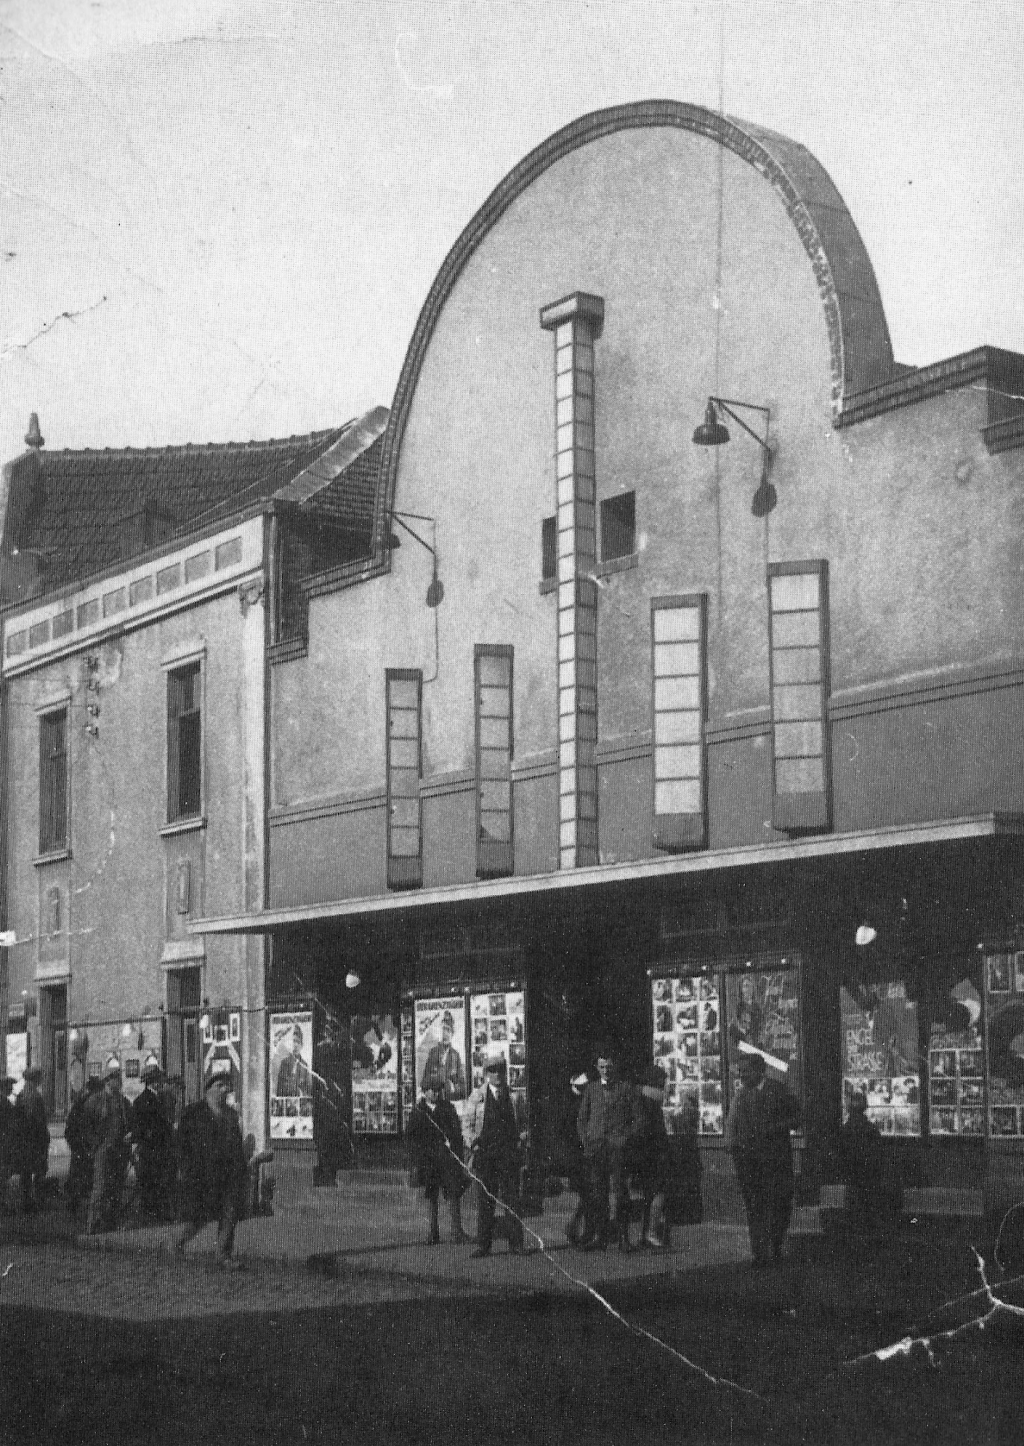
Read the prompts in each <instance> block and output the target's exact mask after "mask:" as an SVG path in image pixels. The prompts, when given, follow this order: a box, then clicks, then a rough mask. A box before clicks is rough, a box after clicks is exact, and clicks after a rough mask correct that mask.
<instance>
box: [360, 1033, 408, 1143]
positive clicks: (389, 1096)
mask: <svg viewBox="0 0 1024 1446" xmlns="http://www.w3.org/2000/svg"><path fill="white" fill-rule="evenodd" d="M349 1039H350V1049H351V1055H352V1130H353V1133H354V1134H357V1135H397V1134H398V1061H399V1054H400V1050H399V1044H398V1026H397V1025H396V1023H395V1019H394V1016H393V1015H391V1014H353V1015H352V1017H351V1019H350V1020H349Z"/></svg>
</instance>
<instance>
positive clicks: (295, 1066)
mask: <svg viewBox="0 0 1024 1446" xmlns="http://www.w3.org/2000/svg"><path fill="white" fill-rule="evenodd" d="M269 1065H270V1073H269V1085H270V1138H271V1139H272V1140H296V1141H298V1140H312V1138H313V1011H312V1010H300V1011H291V1012H289V1013H286V1014H272V1015H271V1016H270V1062H269Z"/></svg>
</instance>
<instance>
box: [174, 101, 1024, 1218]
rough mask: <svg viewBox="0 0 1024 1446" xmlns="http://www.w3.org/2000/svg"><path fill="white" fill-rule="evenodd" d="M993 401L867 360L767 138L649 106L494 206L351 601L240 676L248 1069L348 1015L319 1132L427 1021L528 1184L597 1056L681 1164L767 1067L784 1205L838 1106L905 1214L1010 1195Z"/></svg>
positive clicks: (432, 357) (948, 365) (846, 292)
mask: <svg viewBox="0 0 1024 1446" xmlns="http://www.w3.org/2000/svg"><path fill="white" fill-rule="evenodd" d="M709 395H710V396H713V397H721V398H724V399H726V400H727V401H728V399H730V398H733V399H738V400H737V401H734V402H732V403H729V404H728V405H727V406H726V407H725V408H723V407H720V406H714V407H713V408H712V411H711V412H710V413H707V412H706V405H707V402H708V398H709ZM1022 395H1024V357H1020V356H1017V355H1014V354H1009V353H1006V352H1001V351H996V350H994V349H991V348H981V349H979V350H977V351H974V352H969V353H967V354H965V355H963V356H959V357H954V358H952V359H950V360H947V361H942V362H938V363H936V364H935V365H933V366H929V367H925V368H921V369H917V370H915V369H912V368H908V367H903V366H899V365H897V364H896V363H895V362H894V360H893V356H892V352H891V348H890V342H889V336H888V331H887V327H886V322H885V316H884V313H883V308H882V303H881V299H880V296H879V293H878V289H877V286H876V283H875V278H874V274H873V271H872V268H871V263H870V261H869V259H868V256H867V254H866V252H865V250H864V247H863V244H862V242H861V240H860V237H859V236H858V233H857V230H856V228H855V226H854V223H853V220H852V219H851V217H850V215H849V213H848V212H847V210H846V208H845V206H844V205H843V202H842V199H841V198H840V196H839V195H838V193H837V192H836V190H835V187H834V186H833V185H832V183H831V181H830V180H829V178H828V176H827V175H826V174H825V172H824V170H823V169H822V168H821V166H820V165H819V164H818V162H817V161H816V160H815V159H814V158H813V157H812V156H811V155H809V154H808V152H807V151H806V150H804V149H803V148H802V147H801V146H799V145H796V144H795V143H793V142H792V141H789V140H787V139H785V138H783V137H781V136H778V135H775V134H773V133H770V132H767V131H764V130H761V129H760V128H758V127H756V126H750V125H747V124H744V123H742V122H736V121H730V120H725V119H722V118H720V117H718V116H717V115H715V114H713V113H710V112H708V111H705V110H702V109H700V108H698V107H694V106H686V105H679V104H674V103H669V102H653V103H650V104H641V105H632V106H625V107H621V108H618V109H615V110H611V111H605V112H601V113H598V114H595V115H591V116H587V117H584V118H582V119H581V120H579V121H577V122H574V123H573V124H572V125H570V126H568V127H567V128H566V129H564V130H562V131H560V132H559V133H558V134H556V135H555V136H553V137H552V138H551V139H550V140H548V141H547V142H545V144H543V145H542V146H540V147H539V148H538V149H537V150H536V151H534V152H533V153H532V154H531V155H529V156H528V157H527V158H526V159H525V160H524V161H523V162H522V163H521V164H520V165H519V166H518V167H517V168H516V169H515V170H514V171H512V172H511V173H510V175H509V176H508V177H507V178H506V179H505V180H504V181H503V182H502V183H501V185H500V186H499V187H498V188H497V190H496V191H495V192H494V193H493V195H492V196H491V197H490V198H489V199H488V201H487V202H486V203H485V204H484V206H483V207H482V208H481V210H480V212H479V213H478V214H477V215H476V216H475V217H474V219H473V220H472V221H471V223H470V224H469V225H468V226H467V228H466V230H465V231H464V233H463V234H462V236H461V237H460V238H459V240H458V241H457V242H456V244H455V246H454V247H453V249H452V251H451V253H450V255H449V256H448V258H447V259H446V261H445V263H444V265H443V266H442V268H441V270H440V272H439V274H438V277H437V279H436V281H435V283H434V286H433V288H432V290H431V292H430V295H429V297H428V299H427V301H426V304H425V306H424V308H423V311H422V313H421V316H420V319H419V322H418V324H417V327H416V330H415V333H414V335H413V338H412V342H411V344H410V347H409V351H408V354H407V357H406V361H405V365H404V367H403V371H402V374H401V379H400V382H399V385H398V389H397V392H396V396H395V400H394V403H393V407H392V411H391V415H390V420H389V423H388V427H387V431H386V433H385V435H384V442H383V457H382V475H381V485H380V490H379V495H378V510H377V514H376V518H375V530H374V552H373V561H372V564H371V565H369V566H368V567H367V569H366V572H365V574H364V576H363V577H361V578H360V579H359V582H358V585H356V586H350V587H348V588H346V589H344V590H339V591H336V592H333V593H331V594H329V595H325V596H321V597H315V598H312V599H311V601H310V609H309V628H308V643H307V646H306V647H305V649H302V650H296V654H295V655H294V656H292V657H291V658H290V659H289V660H288V661H282V662H280V663H278V664H277V665H276V666H275V667H274V668H273V669H272V671H271V677H270V683H269V695H270V739H269V748H270V753H271V760H272V767H271V778H272V791H271V798H270V808H269V818H268V825H269V838H270V848H269V895H268V905H269V907H268V908H267V909H266V910H265V911H263V912H262V913H257V912H255V911H253V910H245V911H239V912H238V913H237V914H236V915H234V916H225V917H223V918H221V919H219V920H217V919H213V918H211V917H210V916H211V915H213V914H214V913H215V912H216V910H215V909H213V908H209V909H207V911H206V912H207V917H206V919H205V920H203V921H201V922H199V923H197V924H196V925H195V928H196V930H197V931H198V932H199V934H200V935H201V937H203V938H204V939H206V940H207V941H208V945H209V947H210V948H213V947H214V941H215V940H216V939H218V938H220V937H225V938H228V937H231V936H232V935H233V934H238V933H243V934H246V933H247V934H249V935H252V936H255V937H260V936H261V935H262V936H264V937H266V936H269V937H270V938H271V940H272V946H273V960H272V965H271V970H270V975H269V982H268V991H269V994H268V1006H269V1007H270V1008H271V1009H274V1008H277V1009H278V1010H280V1011H281V1012H282V1013H283V1016H284V1020H285V1023H284V1024H283V1025H282V1026H281V1030H282V1033H283V1030H284V1029H286V1028H287V1027H288V1026H287V1021H288V1020H289V1019H290V1018H291V1015H290V1014H289V1013H288V1012H287V1011H292V1010H295V1009H296V1008H297V1007H298V1006H300V1005H302V1004H303V1003H305V1004H306V1005H307V1006H308V1007H309V1008H310V1009H311V1011H312V1012H313V1013H314V1014H316V1015H317V1017H319V1016H320V1015H326V1016H332V1015H333V1016H335V1017H338V1016H344V1017H348V1016H349V1015H352V1016H353V1017H354V1019H355V1020H356V1023H355V1025H354V1027H353V1028H352V1030H351V1041H352V1047H353V1058H352V1076H351V1078H352V1085H353V1092H354V1096H355V1099H354V1105H353V1111H354V1122H355V1126H356V1128H357V1130H361V1131H363V1132H372V1133H376V1132H381V1133H385V1134H386V1133H390V1132H393V1131H395V1130H398V1129H399V1128H400V1121H401V1115H402V1110H403V1108H405V1107H407V1106H408V1103H409V1102H410V1101H411V1099H412V1097H413V1095H414V1093H415V1091H416V1089H417V1088H418V1087H419V1084H420V1082H421V1081H420V1078H419V1076H420V1075H421V1073H422V1072H423V1070H424V1069H425V1067H426V1060H427V1054H428V1051H429V1050H431V1049H433V1048H434V1047H437V1046H440V1045H441V1044H442V1043H443V1040H442V1033H443V1031H442V1022H443V1020H444V1016H445V1015H446V1014H447V1015H449V1016H450V1019H451V1024H450V1027H449V1028H448V1032H449V1033H450V1034H451V1035H452V1039H453V1044H454V1047H455V1048H456V1050H457V1052H458V1053H459V1054H460V1055H462V1056H463V1058H464V1064H465V1073H466V1075H467V1084H468V1087H471V1086H472V1084H473V1081H474V1079H475V1078H478V1077H479V1069H480V1053H481V1051H482V1049H483V1047H484V1042H485V1041H486V1042H487V1043H495V1042H496V1043H501V1044H504V1042H505V1041H508V1045H507V1048H508V1052H509V1059H510V1063H511V1065H512V1067H513V1069H514V1071H515V1074H514V1078H513V1083H514V1085H515V1086H516V1087H520V1088H526V1089H528V1091H529V1096H530V1104H531V1108H532V1112H533V1120H534V1129H535V1138H538V1139H539V1137H540V1135H542V1133H543V1124H544V1119H545V1108H544V1107H545V1101H546V1099H547V1098H548V1097H549V1096H551V1095H552V1094H553V1093H554V1092H555V1091H556V1090H558V1089H560V1088H562V1087H563V1086H564V1082H565V1081H566V1079H567V1078H568V1076H569V1074H570V1072H572V1071H575V1070H576V1069H577V1068H578V1067H579V1065H580V1063H581V1061H582V1060H583V1059H584V1058H585V1056H586V1053H587V1051H588V1049H589V1048H590V1047H591V1046H592V1045H593V1044H594V1042H595V1041H596V1040H597V1039H598V1038H599V1037H600V1036H602V1035H604V1034H606V1033H607V1032H614V1033H615V1034H617V1035H618V1037H619V1038H620V1039H621V1040H622V1042H623V1044H624V1045H625V1047H626V1051H627V1054H628V1056H629V1059H630V1061H631V1063H632V1064H633V1065H634V1066H638V1065H640V1064H641V1063H642V1062H643V1061H644V1060H645V1059H647V1058H649V1057H650V1053H651V1051H652V1050H653V1051H654V1052H655V1053H656V1054H657V1055H658V1056H659V1058H661V1059H662V1060H663V1061H664V1062H665V1063H666V1064H667V1066H668V1068H669V1073H670V1085H671V1101H672V1106H673V1108H674V1109H678V1110H681V1109H682V1108H683V1106H684V1102H685V1098H686V1096H687V1095H689V1096H690V1097H691V1098H693V1099H695V1100H696V1101H697V1103H698V1105H699V1109H700V1120H701V1130H702V1140H703V1142H704V1144H705V1145H706V1147H707V1149H708V1150H709V1151H715V1150H717V1149H718V1148H719V1147H720V1144H721V1122H722V1115H723V1111H724V1109H725V1108H726V1106H727V1104H728V1099H729V1095H730V1091H731V1088H732V1085H731V1081H732V1078H733V1077H734V1073H735V1065H736V1060H737V1058H738V1055H739V1053H740V1052H741V1049H742V1048H743V1047H752V1048H760V1049H762V1050H763V1051H764V1052H765V1053H766V1054H767V1055H768V1056H769V1060H770V1062H772V1061H774V1062H775V1068H776V1070H777V1072H780V1073H784V1074H785V1076H786V1077H787V1078H788V1079H789V1080H790V1082H791V1083H792V1084H793V1086H794V1088H796V1089H797V1090H798V1091H799V1092H800V1094H801V1095H802V1098H803V1103H804V1119H805V1141H804V1143H805V1149H804V1150H803V1152H802V1156H803V1169H804V1176H805V1191H806V1192H807V1193H808V1195H810V1196H811V1197H812V1198H813V1192H814V1190H815V1188H816V1187H817V1185H818V1184H819V1183H820V1182H821V1181H823V1180H826V1179H828V1178H829V1176H830V1171H831V1169H832V1165H831V1162H830V1158H831V1157H830V1152H831V1148H832V1143H833V1141H834V1132H835V1129H836V1128H837V1126H838V1124H839V1122H840V1118H841V1112H842V1109H843V1101H844V1095H845V1096H846V1097H847V1098H848V1096H849V1094H850V1093H851V1091H852V1090H853V1089H855V1088H863V1089H865V1091H866V1092H867V1094H868V1098H869V1104H870V1107H871V1112H872V1114H873V1115H874V1117H875V1118H876V1119H878V1121H879V1123H880V1124H881V1126H882V1127H883V1129H884V1131H885V1133H886V1134H887V1136H889V1137H891V1138H892V1142H893V1145H892V1147H893V1150H894V1151H895V1152H896V1153H897V1154H898V1156H899V1159H900V1160H901V1161H902V1169H903V1171H904V1176H905V1178H906V1180H907V1181H908V1182H916V1183H932V1184H943V1183H947V1184H958V1185H967V1186H971V1185H973V1186H977V1187H979V1189H980V1187H981V1186H982V1184H983V1183H987V1184H988V1185H989V1187H990V1188H993V1189H994V1188H995V1181H996V1178H997V1176H998V1175H999V1174H1000V1172H1001V1171H1003V1169H1004V1167H1005V1166H1006V1164H1007V1161H1009V1162H1010V1164H1011V1166H1012V1167H1013V1168H1016V1165H1015V1164H1014V1162H1016V1161H1018V1160H1019V1155H1018V1152H1019V1151H1020V1150H1021V1149H1022V1148H1024V1090H1022V1080H1024V1062H1022V1060H1021V1052H1020V1043H1021V1037H1022V1035H1024V1023H1022V1016H1024V967H1022V966H1024V953H1017V949H1018V946H1020V947H1021V948H1022V949H1024V937H1022V935H1021V934H1020V933H1019V932H1018V930H1019V927H1020V924H1021V923H1024V897H1022V890H1021V882H1022V877H1024V875H1022V868H1021V836H1022V831H1024V752H1022V748H1021V727H1022V721H1024V592H1022V590H1021V588H1020V585H1019V576H1020V565H1019V554H1020V545H1021V528H1022V523H1021V515H1020V508H1019V505H1018V495H1019V493H1020V491H1021V488H1022V483H1024V466H1022V462H1021V453H1020V451H1019V448H1020V447H1021V445H1022V443H1024V411H1022V404H1021V402H1020V397H1021V396H1022ZM757 408H762V409H764V410H763V411H759V410H757ZM744 424H746V425H747V426H748V427H749V428H750V429H751V431H752V432H753V434H754V435H753V436H751V435H748V434H747V432H746V431H745V430H744ZM723 426H724V427H726V428H727V429H728V432H729V433H730V434H731V440H730V442H729V445H727V446H726V445H722V443H724V440H725V439H724V435H723V432H722V430H721V429H722V428H723ZM695 433H696V437H695ZM764 438H767V446H768V452H767V453H766V451H765V449H764V447H763V446H762V440H761V439H764ZM701 443H703V444H705V445H701ZM714 443H718V444H719V445H707V444H714ZM411 533H414V534H416V537H415V538H414V537H413V536H411V535H410V534H411ZM396 543H400V544H401V546H400V548H399V549H398V550H395V548H396ZM420 544H422V545H420ZM858 939H859V940H860V941H861V942H860V943H857V942H855V941H856V940H858ZM524 992H525V1004H524V1002H523V1000H522V998H521V996H522V995H523V994H524ZM399 1031H400V1033H401V1051H400V1053H401V1059H402V1065H401V1071H400V1073H399V1072H398V1071H396V1069H395V1065H394V1063H393V1061H394V1059H395V1056H396V1053H398V1051H396V1050H395V1049H394V1048H392V1047H391V1045H392V1044H393V1042H394V1035H395V1033H396V1032H399ZM381 1040H386V1041H387V1042H388V1044H389V1048H388V1050H387V1057H388V1060H389V1061H392V1062H389V1063H388V1065H387V1066H386V1067H385V1066H382V1065H381V1064H380V1059H379V1057H378V1055H377V1054H376V1053H375V1050H376V1049H377V1047H378V1044H379V1042H380V1041H381ZM513 1045H515V1046H516V1047H515V1048H514V1049H513ZM331 1047H332V1048H337V1041H336V1040H334V1041H332V1042H331ZM467 1055H468V1058H465V1056H467ZM432 1057H433V1056H432ZM399 1079H401V1081H402V1084H401V1087H400V1088H399V1085H398V1081H399ZM456 1092H457V1091H456ZM403 1096H404V1098H403Z"/></svg>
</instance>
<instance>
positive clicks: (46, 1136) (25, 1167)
mask: <svg viewBox="0 0 1024 1446" xmlns="http://www.w3.org/2000/svg"><path fill="white" fill-rule="evenodd" d="M23 1077H24V1080H25V1083H24V1085H23V1087H22V1091H21V1094H20V1095H19V1096H18V1098H17V1099H16V1100H15V1102H14V1118H13V1128H12V1135H13V1144H14V1152H13V1160H12V1166H13V1170H14V1173H15V1174H16V1175H17V1176H18V1177H19V1182H20V1185H21V1208H22V1209H23V1210H24V1211H25V1213H26V1215H31V1214H33V1213H34V1212H35V1211H37V1210H39V1209H41V1208H42V1204H43V1189H44V1186H43V1182H44V1180H45V1179H46V1172H47V1169H48V1167H49V1155H50V1129H49V1126H48V1124H47V1122H46V1103H45V1101H44V1100H43V1096H42V1094H41V1093H40V1091H39V1085H40V1083H41V1082H42V1078H43V1072H42V1070H41V1069H27V1070H26V1071H25V1074H24V1076H23Z"/></svg>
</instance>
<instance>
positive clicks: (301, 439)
mask: <svg viewBox="0 0 1024 1446" xmlns="http://www.w3.org/2000/svg"><path fill="white" fill-rule="evenodd" d="M355 421H358V418H356V417H350V418H349V420H348V421H347V422H342V423H340V424H339V425H338V426H335V427H323V428H321V429H319V430H318V431H315V432H297V433H294V434H293V435H292V436H290V437H265V438H258V437H253V438H250V439H249V441H247V442H171V443H168V444H167V445H165V446H162V447H132V446H126V447H61V448H59V449H48V450H47V451H44V452H43V453H42V454H41V455H42V456H43V457H118V456H124V457H129V456H130V457H165V456H173V455H174V454H176V453H197V452H198V453H211V452H229V451H236V452H246V451H253V452H255V451H260V450H264V449H268V448H271V447H292V448H294V447H295V446H297V445H298V446H303V447H315V446H318V445H320V444H321V443H322V442H323V441H324V440H325V439H326V438H328V437H333V438H335V440H337V439H338V438H340V437H341V436H342V435H343V434H344V433H345V432H346V431H348V429H349V428H350V427H351V426H352V424H353V422H355Z"/></svg>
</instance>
